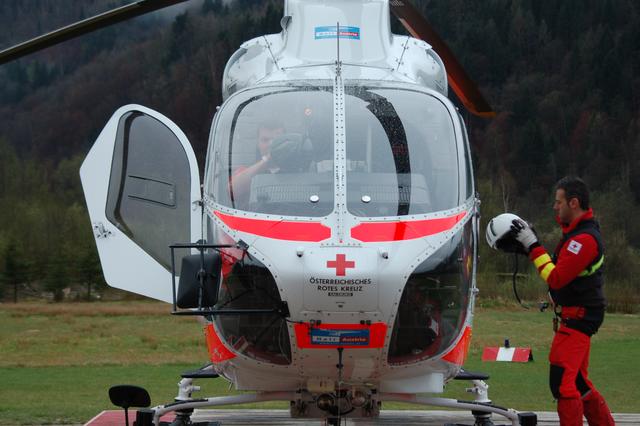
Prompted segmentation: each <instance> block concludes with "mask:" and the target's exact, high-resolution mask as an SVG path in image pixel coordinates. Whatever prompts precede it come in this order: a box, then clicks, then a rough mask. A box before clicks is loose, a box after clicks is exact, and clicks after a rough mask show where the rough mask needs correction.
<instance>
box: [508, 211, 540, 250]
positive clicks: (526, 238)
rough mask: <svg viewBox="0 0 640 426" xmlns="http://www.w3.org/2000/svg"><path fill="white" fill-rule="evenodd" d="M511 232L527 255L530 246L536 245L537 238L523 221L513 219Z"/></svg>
mask: <svg viewBox="0 0 640 426" xmlns="http://www.w3.org/2000/svg"><path fill="white" fill-rule="evenodd" d="M511 230H512V231H513V235H514V236H515V238H516V240H518V242H519V243H520V244H522V248H524V251H525V252H527V253H529V251H531V246H532V245H534V244H537V243H538V237H537V236H536V233H535V232H534V231H533V229H532V228H531V226H529V224H528V223H527V222H525V221H524V220H519V219H514V220H513V221H512V222H511Z"/></svg>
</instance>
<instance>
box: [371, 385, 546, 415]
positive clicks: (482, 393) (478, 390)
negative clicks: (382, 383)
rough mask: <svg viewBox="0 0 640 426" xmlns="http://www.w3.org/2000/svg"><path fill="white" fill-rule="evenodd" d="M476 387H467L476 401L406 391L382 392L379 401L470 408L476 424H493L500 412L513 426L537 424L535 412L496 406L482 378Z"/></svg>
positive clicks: (460, 408)
mask: <svg viewBox="0 0 640 426" xmlns="http://www.w3.org/2000/svg"><path fill="white" fill-rule="evenodd" d="M473 383H474V387H473V388H469V389H467V392H470V393H474V394H475V395H476V399H475V400H474V401H459V400H457V399H453V398H434V397H424V396H420V395H415V394H405V393H380V394H379V395H378V400H379V401H383V402H384V401H389V402H391V401H393V402H407V403H410V404H418V405H429V406H435V407H446V408H454V409H458V410H469V411H471V413H472V414H473V416H474V418H475V423H474V426H493V421H492V419H491V414H492V413H495V414H499V415H501V416H503V417H506V418H507V419H508V420H509V421H511V424H512V425H513V426H518V425H520V426H536V425H537V424H538V417H537V415H536V414H535V413H529V412H526V413H520V412H518V411H516V410H513V409H510V408H502V407H498V406H495V405H493V404H492V403H491V401H490V400H489V399H488V394H487V388H488V386H487V384H486V383H484V382H483V381H482V380H473Z"/></svg>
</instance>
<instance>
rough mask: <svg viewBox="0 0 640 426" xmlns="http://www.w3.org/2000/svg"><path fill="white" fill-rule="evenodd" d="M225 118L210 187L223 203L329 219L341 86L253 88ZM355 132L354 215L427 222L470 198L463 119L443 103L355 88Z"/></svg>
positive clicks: (361, 85) (350, 203) (350, 105)
mask: <svg viewBox="0 0 640 426" xmlns="http://www.w3.org/2000/svg"><path fill="white" fill-rule="evenodd" d="M220 114H221V117H220V119H219V120H218V123H219V125H218V128H217V130H216V141H215V144H212V145H214V146H215V148H214V149H215V151H214V152H213V153H212V154H213V156H211V155H210V159H213V161H215V162H216V167H215V168H214V169H213V170H215V175H214V176H213V179H212V180H211V181H210V182H209V185H210V186H208V188H207V192H208V194H210V195H212V198H213V199H214V200H215V201H216V202H217V203H218V204H221V205H223V206H226V207H230V208H233V209H237V210H244V211H249V212H254V213H264V214H277V215H287V216H307V217H319V216H327V215H328V214H330V213H331V212H332V211H333V208H334V177H335V174H334V157H335V156H334V101H333V86H332V84H331V82H329V81H326V82H324V84H322V83H318V82H317V81H314V82H313V84H310V83H306V84H305V83H291V84H289V85H287V86H267V87H258V88H255V89H251V90H246V91H244V92H241V93H238V94H236V95H234V96H233V97H232V98H231V99H230V100H229V102H228V105H227V106H226V107H225V108H224V109H223V110H222V111H221V112H220ZM345 125H346V167H345V170H346V173H347V176H346V181H347V207H348V210H349V212H350V213H351V214H353V215H355V216H360V217H382V216H405V215H416V214H427V213H431V212H436V211H442V210H447V209H450V208H453V207H456V206H457V205H459V202H460V200H461V199H464V198H466V197H464V196H463V197H460V195H461V194H460V191H459V182H460V172H461V171H460V170H459V167H458V164H459V163H458V155H459V154H458V152H457V144H456V141H455V137H454V126H453V119H452V116H451V114H450V112H449V111H448V109H447V108H446V107H445V106H444V104H443V103H442V101H440V100H439V99H438V98H437V97H435V96H431V95H429V94H427V93H424V92H422V91H418V90H411V89H406V88H400V87H390V86H376V85H375V84H374V83H373V82H368V83H367V82H361V81H355V80H353V81H348V82H347V84H346V85H345ZM336 158H337V157H336ZM343 158H344V157H343ZM462 172H463V173H464V171H462ZM467 195H469V194H467Z"/></svg>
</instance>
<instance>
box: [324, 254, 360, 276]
mask: <svg viewBox="0 0 640 426" xmlns="http://www.w3.org/2000/svg"><path fill="white" fill-rule="evenodd" d="M355 267H356V262H354V261H353V260H347V256H346V255H344V254H336V260H327V268H336V275H337V276H339V277H344V276H345V275H346V274H347V268H355Z"/></svg>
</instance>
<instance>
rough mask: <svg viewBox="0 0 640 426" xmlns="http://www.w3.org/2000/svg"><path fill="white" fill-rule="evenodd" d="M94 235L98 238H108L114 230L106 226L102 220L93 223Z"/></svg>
mask: <svg viewBox="0 0 640 426" xmlns="http://www.w3.org/2000/svg"><path fill="white" fill-rule="evenodd" d="M93 235H94V236H95V237H96V239H100V238H107V237H110V236H111V235H113V232H111V231H109V230H108V229H107V228H105V226H104V224H103V223H102V222H97V223H95V222H94V223H93Z"/></svg>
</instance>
